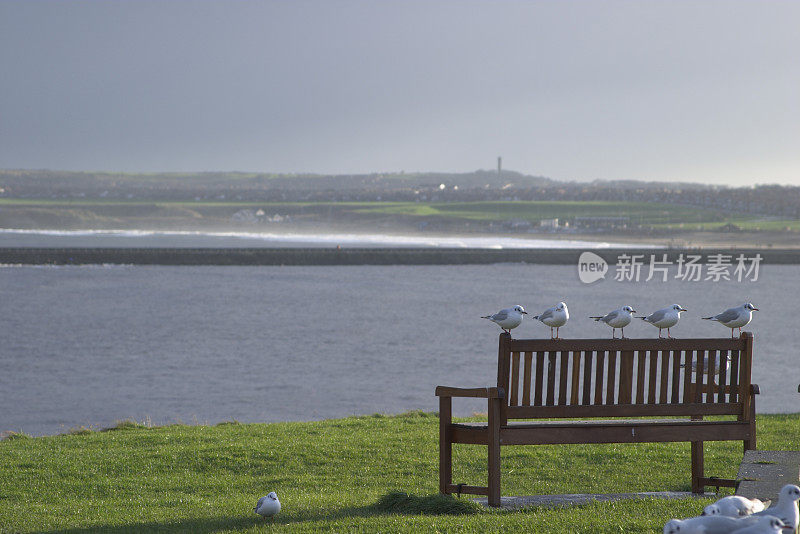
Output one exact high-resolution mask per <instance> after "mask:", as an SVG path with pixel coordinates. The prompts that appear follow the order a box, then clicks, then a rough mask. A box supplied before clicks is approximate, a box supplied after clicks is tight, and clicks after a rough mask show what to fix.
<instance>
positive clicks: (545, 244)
mask: <svg viewBox="0 0 800 534" xmlns="http://www.w3.org/2000/svg"><path fill="white" fill-rule="evenodd" d="M553 237H555V236H553V235H551V236H545V237H539V236H533V235H524V234H523V235H521V236H519V237H507V236H499V235H498V236H494V235H476V236H452V235H446V236H445V235H435V234H433V235H424V234H417V235H408V234H378V233H326V232H316V233H302V232H287V233H278V232H237V231H221V232H208V231H154V230H21V229H0V247H78V248H82V247H112V248H114V247H143V248H159V247H178V248H184V247H197V248H205V247H211V248H228V247H238V248H241V247H248V248H249V247H269V248H275V247H291V248H296V247H315V248H316V247H336V246H346V247H350V248H354V247H359V248H360V247H391V248H394V247H434V248H491V249H499V248H608V247H615V248H625V247H634V246H642V247H649V248H653V247H654V246H653V245H648V244H641V243H640V244H636V245H632V244H630V243H627V244H624V243H608V242H604V241H586V240H581V239H573V238H572V237H573V236H569V235H567V236H564V237H561V238H560V239H555V238H553Z"/></svg>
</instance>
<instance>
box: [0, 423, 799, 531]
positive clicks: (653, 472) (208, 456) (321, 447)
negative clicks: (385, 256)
mask: <svg viewBox="0 0 800 534" xmlns="http://www.w3.org/2000/svg"><path fill="white" fill-rule="evenodd" d="M758 430H759V448H762V449H792V448H796V446H797V443H796V437H797V436H798V435H800V417H798V415H765V416H760V417H759V423H758ZM437 439H438V419H437V417H436V415H434V414H426V413H418V412H414V413H408V414H402V415H399V416H391V417H389V416H369V417H351V418H347V419H339V420H329V421H321V422H308V423H277V424H238V423H232V424H221V425H217V426H183V425H174V426H168V427H156V428H147V427H145V426H143V425H139V424H135V423H131V422H125V423H123V424H121V425H119V427H118V428H117V429H116V430H114V431H106V432H89V433H81V434H79V435H70V434H65V435H59V436H51V437H39V438H30V437H24V436H22V435H15V437H14V439H6V440H3V441H0V532H3V533H6V532H52V533H54V532H62V533H76V534H77V533H89V532H112V533H121V532H131V533H133V532H198V533H212V532H213V533H233V532H237V533H238V532H271V531H291V532H301V531H305V532H311V531H330V532H343V531H364V532H368V531H372V532H435V531H476V532H508V531H523V530H524V531H528V532H656V531H660V528H661V527H662V526H663V524H664V523H665V522H666V521H667V520H668V519H670V518H672V517H688V516H690V515H694V514H696V513H698V512H699V511H700V509H701V508H702V506H704V504H707V502H708V501H707V500H700V501H695V500H688V501H661V500H642V501H628V502H617V503H594V504H591V505H588V506H584V507H577V508H568V509H556V510H552V509H546V508H528V509H525V510H522V511H515V512H508V511H506V512H502V511H489V510H486V509H483V508H479V507H477V506H474V505H473V504H472V503H471V501H468V500H466V498H462V499H461V500H458V499H455V498H445V497H441V496H438V495H437V487H438V475H437V468H438V467H437V466H438V463H437V462H438V454H437V451H438V444H437ZM485 454H486V449H485V448H484V447H479V446H469V445H465V446H456V447H455V451H454V462H455V469H454V480H455V481H457V482H463V483H467V484H484V480H485V469H486V461H485ZM740 461H741V443H708V444H707V447H706V472H707V473H708V474H709V475H716V476H723V477H732V476H734V475H735V473H736V471H737V469H738V465H739V462H740ZM502 465H503V467H502V469H503V471H502V472H503V494H504V495H534V494H540V493H587V492H596V493H606V492H630V491H660V490H687V489H688V487H689V476H690V467H689V445H688V444H685V443H679V444H639V445H593V446H589V445H569V446H567V445H565V446H539V447H505V448H503V451H502ZM270 490H274V491H276V492H277V493H278V495H279V497H280V499H281V503H282V505H283V510H282V512H281V514H280V515H279V516H278V517H277V519H276V521H275V524H274V525H273V524H270V523H268V522H263V521H262V520H261V519H260V518H259V517H257V516H256V515H255V514H254V513H253V511H252V510H253V506H254V505H255V501H256V500H257V498H258V497H260V496H261V495H265V494H266V493H267V492H269V491H270Z"/></svg>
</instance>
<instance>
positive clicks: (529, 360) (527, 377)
mask: <svg viewBox="0 0 800 534" xmlns="http://www.w3.org/2000/svg"><path fill="white" fill-rule="evenodd" d="M532 364H533V354H532V353H531V352H526V353H525V373H524V376H523V382H522V387H523V389H522V405H523V406H530V405H531V365H532Z"/></svg>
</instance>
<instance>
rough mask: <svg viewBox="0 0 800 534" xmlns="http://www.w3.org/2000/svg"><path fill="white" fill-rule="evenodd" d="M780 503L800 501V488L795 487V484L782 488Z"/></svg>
mask: <svg viewBox="0 0 800 534" xmlns="http://www.w3.org/2000/svg"><path fill="white" fill-rule="evenodd" d="M778 498H779V499H780V501H781V502H782V501H784V500H786V499H788V500H789V501H791V502H794V501H797V500H800V488H799V487H797V486H795V485H794V484H786V485H785V486H784V487H782V488H781V493H780V495H779V496H778Z"/></svg>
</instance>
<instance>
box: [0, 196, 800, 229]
mask: <svg viewBox="0 0 800 534" xmlns="http://www.w3.org/2000/svg"><path fill="white" fill-rule="evenodd" d="M0 206H5V207H17V208H36V209H49V210H60V212H63V210H77V209H84V210H89V211H91V210H97V213H99V214H103V215H105V216H114V215H118V216H121V217H125V216H131V215H135V213H136V212H135V211H131V210H132V209H134V208H138V209H141V210H147V209H150V210H152V209H161V210H170V209H172V210H175V209H177V210H185V209H191V210H201V211H204V213H206V214H207V215H210V214H215V213H216V214H217V215H219V214H220V213H222V214H224V216H225V217H228V216H230V214H231V213H232V212H233V211H235V210H237V209H243V208H252V209H255V208H262V209H264V210H266V211H267V212H270V213H273V212H277V213H283V214H290V215H293V216H294V215H299V216H304V217H322V218H325V219H327V218H330V217H335V218H337V219H340V220H342V221H347V220H351V221H361V222H365V221H367V222H368V221H371V220H374V219H376V218H377V219H381V218H394V217H404V218H410V219H412V220H413V219H420V220H423V219H426V220H441V221H447V222H456V223H468V222H481V223H488V222H502V221H508V220H512V219H514V220H526V221H530V222H531V223H534V224H538V223H539V221H541V220H542V219H553V218H558V219H559V220H560V221H561V222H562V224H563V222H569V223H570V224H572V225H574V224H575V218H576V217H628V223H627V225H628V226H629V227H633V228H637V227H640V226H641V227H643V228H654V229H661V230H666V229H672V230H685V231H698V230H714V229H716V228H719V227H721V226H724V225H725V224H728V223H733V224H736V225H737V226H739V227H741V228H742V229H744V230H761V231H785V230H786V228H789V229H790V230H792V231H797V230H800V220H795V219H765V218H763V217H757V216H746V217H742V216H731V215H730V214H729V213H727V212H723V211H720V210H714V209H707V208H699V207H692V206H675V205H672V204H661V203H654V202H602V201H584V202H572V201H496V202H249V201H247V202H245V201H197V202H191V201H187V202H163V201H158V200H104V199H70V200H58V199H12V198H0ZM178 214H180V212H179V213H178Z"/></svg>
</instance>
